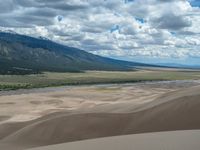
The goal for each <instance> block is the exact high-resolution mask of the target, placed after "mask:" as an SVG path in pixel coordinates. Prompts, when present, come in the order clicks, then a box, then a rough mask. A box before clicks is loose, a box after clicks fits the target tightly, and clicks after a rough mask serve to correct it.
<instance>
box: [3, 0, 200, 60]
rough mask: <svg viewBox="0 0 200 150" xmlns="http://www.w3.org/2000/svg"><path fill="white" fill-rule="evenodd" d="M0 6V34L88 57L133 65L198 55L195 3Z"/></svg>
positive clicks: (117, 0) (72, 0)
mask: <svg viewBox="0 0 200 150" xmlns="http://www.w3.org/2000/svg"><path fill="white" fill-rule="evenodd" d="M0 3H1V5H0V20H1V21H0V29H2V30H7V29H9V30H14V31H16V32H18V33H21V34H27V35H32V36H45V37H47V38H50V39H52V40H55V41H57V42H60V43H63V44H66V45H69V46H74V47H78V48H80V49H84V50H86V51H89V52H92V53H94V54H99V55H103V56H109V57H115V56H120V57H121V58H127V57H130V56H132V58H133V59H134V57H135V56H148V57H157V58H164V57H165V58H181V57H194V54H195V53H196V54H199V53H200V52H199V48H200V36H199V34H200V32H199V31H200V8H199V5H198V1H197V0H57V1H56V2H55V0H6V1H5V0H0ZM196 56H199V57H200V55H196Z"/></svg>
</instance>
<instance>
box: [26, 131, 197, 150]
mask: <svg viewBox="0 0 200 150" xmlns="http://www.w3.org/2000/svg"><path fill="white" fill-rule="evenodd" d="M199 149H200V130H193V131H171V132H160V133H148V134H135V135H127V136H117V137H108V138H100V139H93V140H85V141H80V142H71V143H66V144H58V145H52V146H46V147H39V148H35V149H29V150H199Z"/></svg>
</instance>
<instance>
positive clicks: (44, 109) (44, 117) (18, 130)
mask: <svg viewBox="0 0 200 150" xmlns="http://www.w3.org/2000/svg"><path fill="white" fill-rule="evenodd" d="M197 85H199V82H197V81H196V82H192V81H191V82H185V81H184V82H180V83H179V82H178V81H177V82H155V83H142V84H124V85H123V84H122V85H101V86H82V87H66V88H65V87H63V88H62V90H59V91H57V90H55V91H48V90H47V91H46V92H44V91H43V92H40V91H38V92H33V93H31V92H30V93H29V92H19V93H18V92H16V93H15V94H14V95H5V94H3V95H2V96H0V115H1V117H0V149H6V150H22V149H27V148H31V147H39V146H45V145H52V144H59V143H65V142H72V141H79V140H85V139H93V138H100V137H108V136H117V135H127V134H136V133H147V132H158V131H174V130H192V129H200V117H199V114H200V92H199V91H200V86H197ZM199 149H200V147H199Z"/></svg>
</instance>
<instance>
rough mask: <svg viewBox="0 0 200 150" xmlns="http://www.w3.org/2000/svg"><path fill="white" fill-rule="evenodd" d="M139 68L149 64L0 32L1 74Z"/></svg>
mask: <svg viewBox="0 0 200 150" xmlns="http://www.w3.org/2000/svg"><path fill="white" fill-rule="evenodd" d="M135 66H147V65H145V64H141V63H134V62H127V61H120V60H115V59H110V58H105V57H101V56H97V55H93V54H90V53H88V52H86V51H84V50H79V49H77V48H73V47H68V46H64V45H61V44H58V43H55V42H53V41H50V40H48V39H44V38H33V37H29V36H25V35H19V34H16V33H8V32H0V73H1V74H27V73H38V72H42V71H56V72H80V71H84V70H112V71H114V70H132V69H133V68H134V67H135Z"/></svg>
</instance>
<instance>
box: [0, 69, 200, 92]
mask: <svg viewBox="0 0 200 150" xmlns="http://www.w3.org/2000/svg"><path fill="white" fill-rule="evenodd" d="M198 79H200V71H188V70H139V71H132V72H119V71H114V72H111V71H87V72H85V73H56V72H44V73H42V74H32V75H0V90H14V89H20V88H38V87H49V86H61V85H82V84H99V83H129V82H130V83H131V82H141V81H163V80H198Z"/></svg>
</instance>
